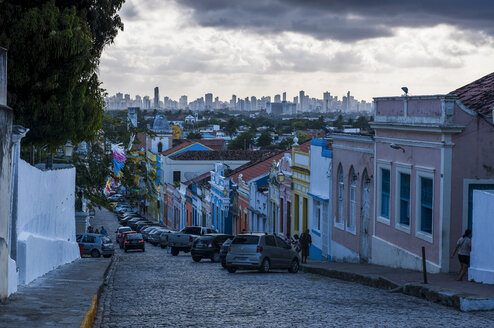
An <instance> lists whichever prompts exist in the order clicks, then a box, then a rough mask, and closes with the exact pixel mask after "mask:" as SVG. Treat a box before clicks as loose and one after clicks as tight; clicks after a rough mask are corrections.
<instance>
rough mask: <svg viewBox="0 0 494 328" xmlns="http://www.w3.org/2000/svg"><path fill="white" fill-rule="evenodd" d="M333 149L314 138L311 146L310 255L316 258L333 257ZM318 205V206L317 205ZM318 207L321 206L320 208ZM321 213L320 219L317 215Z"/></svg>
mask: <svg viewBox="0 0 494 328" xmlns="http://www.w3.org/2000/svg"><path fill="white" fill-rule="evenodd" d="M331 152H332V151H331V150H329V149H327V141H326V140H323V139H312V140H311V146H310V171H311V174H310V187H309V193H308V195H309V197H310V200H309V229H310V233H311V236H312V246H311V248H310V252H309V257H310V258H312V259H315V260H322V259H323V257H324V258H326V259H330V258H331V255H330V254H331V253H330V247H329V243H330V240H331V232H330V226H331V224H330V222H331V219H330V218H331V213H330V194H331V191H330V189H331V179H330V176H331V170H332V167H331V165H332V163H331V155H332V154H331ZM316 205H318V206H316ZM318 208H320V209H319V210H318ZM318 214H319V219H318V218H317V215H318Z"/></svg>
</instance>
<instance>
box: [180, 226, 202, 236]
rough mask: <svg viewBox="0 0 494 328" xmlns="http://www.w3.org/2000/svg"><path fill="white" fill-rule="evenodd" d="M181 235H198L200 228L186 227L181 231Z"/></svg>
mask: <svg viewBox="0 0 494 328" xmlns="http://www.w3.org/2000/svg"><path fill="white" fill-rule="evenodd" d="M182 233H184V234H187V235H200V234H201V227H187V228H183V229H182Z"/></svg>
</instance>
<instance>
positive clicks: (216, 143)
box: [189, 139, 226, 150]
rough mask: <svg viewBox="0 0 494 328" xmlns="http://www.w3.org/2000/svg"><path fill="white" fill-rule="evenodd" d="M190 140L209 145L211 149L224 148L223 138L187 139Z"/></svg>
mask: <svg viewBox="0 0 494 328" xmlns="http://www.w3.org/2000/svg"><path fill="white" fill-rule="evenodd" d="M189 141H191V142H193V143H194V142H198V143H200V144H201V145H204V146H206V147H209V148H211V149H213V150H226V148H225V146H226V144H225V139H198V140H189Z"/></svg>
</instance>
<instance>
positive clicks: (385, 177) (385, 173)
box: [381, 169, 390, 219]
mask: <svg viewBox="0 0 494 328" xmlns="http://www.w3.org/2000/svg"><path fill="white" fill-rule="evenodd" d="M389 179H390V174H389V170H385V169H381V216H382V217H385V218H388V219H389V193H390V181H389Z"/></svg>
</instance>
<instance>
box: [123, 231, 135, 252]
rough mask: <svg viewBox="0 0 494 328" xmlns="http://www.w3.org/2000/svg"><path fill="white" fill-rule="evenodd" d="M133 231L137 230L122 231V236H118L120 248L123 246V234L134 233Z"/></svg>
mask: <svg viewBox="0 0 494 328" xmlns="http://www.w3.org/2000/svg"><path fill="white" fill-rule="evenodd" d="M134 233H137V231H134V230H131V231H125V232H122V237H121V238H120V244H119V245H120V248H121V249H122V248H123V244H124V238H125V236H127V235H130V234H134Z"/></svg>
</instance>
